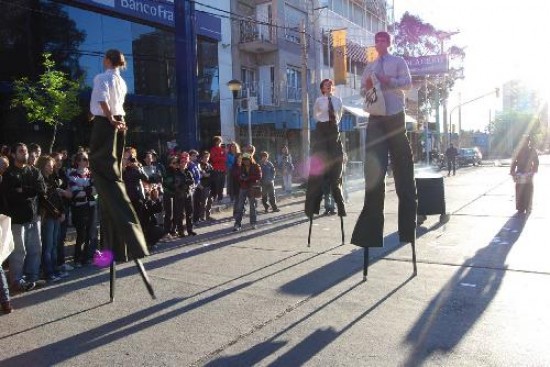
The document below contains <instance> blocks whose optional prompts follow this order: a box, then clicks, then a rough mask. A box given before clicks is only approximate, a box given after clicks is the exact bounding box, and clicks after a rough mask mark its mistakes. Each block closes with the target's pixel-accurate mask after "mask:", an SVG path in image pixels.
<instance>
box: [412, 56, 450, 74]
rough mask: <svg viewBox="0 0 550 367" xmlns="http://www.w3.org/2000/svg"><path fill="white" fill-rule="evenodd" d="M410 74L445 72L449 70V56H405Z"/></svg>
mask: <svg viewBox="0 0 550 367" xmlns="http://www.w3.org/2000/svg"><path fill="white" fill-rule="evenodd" d="M405 61H406V62H407V65H408V66H409V70H410V72H411V75H412V76H425V75H437V74H445V73H448V72H449V57H448V56H447V55H433V56H419V57H406V58H405Z"/></svg>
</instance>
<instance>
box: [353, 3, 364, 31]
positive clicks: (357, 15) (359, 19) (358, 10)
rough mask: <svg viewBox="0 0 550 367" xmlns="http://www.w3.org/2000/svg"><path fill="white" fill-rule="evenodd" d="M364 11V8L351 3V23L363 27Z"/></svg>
mask: <svg viewBox="0 0 550 367" xmlns="http://www.w3.org/2000/svg"><path fill="white" fill-rule="evenodd" d="M364 13H365V10H364V9H363V8H362V7H361V6H360V5H358V4H355V3H353V4H352V12H351V20H352V22H353V23H355V24H358V25H360V26H361V27H363V25H364V21H363V19H364V17H363V14H364Z"/></svg>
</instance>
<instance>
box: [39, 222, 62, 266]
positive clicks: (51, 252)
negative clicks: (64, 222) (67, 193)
mask: <svg viewBox="0 0 550 367" xmlns="http://www.w3.org/2000/svg"><path fill="white" fill-rule="evenodd" d="M60 228H61V223H60V222H59V220H58V219H54V218H45V219H43V220H42V268H43V269H44V275H45V276H46V277H51V276H54V275H55V268H56V266H57V241H58V239H59V231H60Z"/></svg>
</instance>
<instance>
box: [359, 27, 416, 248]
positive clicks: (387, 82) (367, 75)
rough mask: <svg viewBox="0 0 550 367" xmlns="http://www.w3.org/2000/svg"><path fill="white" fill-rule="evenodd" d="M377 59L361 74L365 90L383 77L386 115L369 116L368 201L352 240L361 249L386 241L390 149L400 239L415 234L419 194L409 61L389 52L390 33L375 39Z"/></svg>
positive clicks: (408, 240)
mask: <svg viewBox="0 0 550 367" xmlns="http://www.w3.org/2000/svg"><path fill="white" fill-rule="evenodd" d="M374 39H375V47H376V51H377V52H378V59H377V60H376V61H375V62H373V63H372V64H371V65H368V66H367V68H366V69H365V72H364V73H363V77H362V81H361V92H362V94H363V95H365V92H366V90H368V89H370V88H371V87H372V78H371V77H372V75H373V74H375V75H376V78H377V79H378V80H379V81H380V84H381V88H382V94H383V96H384V100H385V104H386V114H385V115H383V116H374V115H372V114H371V115H370V116H369V121H368V124H367V139H366V159H365V203H364V207H363V211H362V212H361V214H360V216H359V218H358V220H357V223H356V225H355V229H354V231H353V235H352V238H351V243H352V244H354V245H357V246H361V247H366V248H368V247H382V246H383V244H384V235H383V232H384V199H385V186H386V183H385V177H386V172H387V169H388V153H389V156H390V159H391V162H392V168H393V176H394V180H395V191H396V193H397V196H398V199H399V209H398V232H399V240H400V242H402V243H412V244H413V245H414V241H415V238H416V233H415V231H416V210H417V196H416V184H415V179H414V163H413V159H412V152H411V147H410V143H409V140H408V138H407V135H406V127H405V93H404V91H405V90H408V89H410V88H411V85H412V83H411V75H410V72H409V68H408V66H407V64H406V62H405V60H404V59H403V58H401V57H399V56H394V55H391V54H389V53H388V47H389V46H390V44H391V38H390V35H389V34H388V33H387V32H378V33H376V35H375V37H374Z"/></svg>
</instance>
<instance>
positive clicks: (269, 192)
mask: <svg viewBox="0 0 550 367" xmlns="http://www.w3.org/2000/svg"><path fill="white" fill-rule="evenodd" d="M260 167H261V169H262V181H261V183H262V204H263V205H264V211H265V212H266V213H267V212H268V209H269V205H271V210H273V211H274V212H279V211H280V209H279V208H278V207H277V198H276V197H275V172H276V170H275V166H274V165H273V163H271V161H270V160H269V153H268V152H265V151H263V152H261V153H260ZM268 200H269V205H267V202H268Z"/></svg>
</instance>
